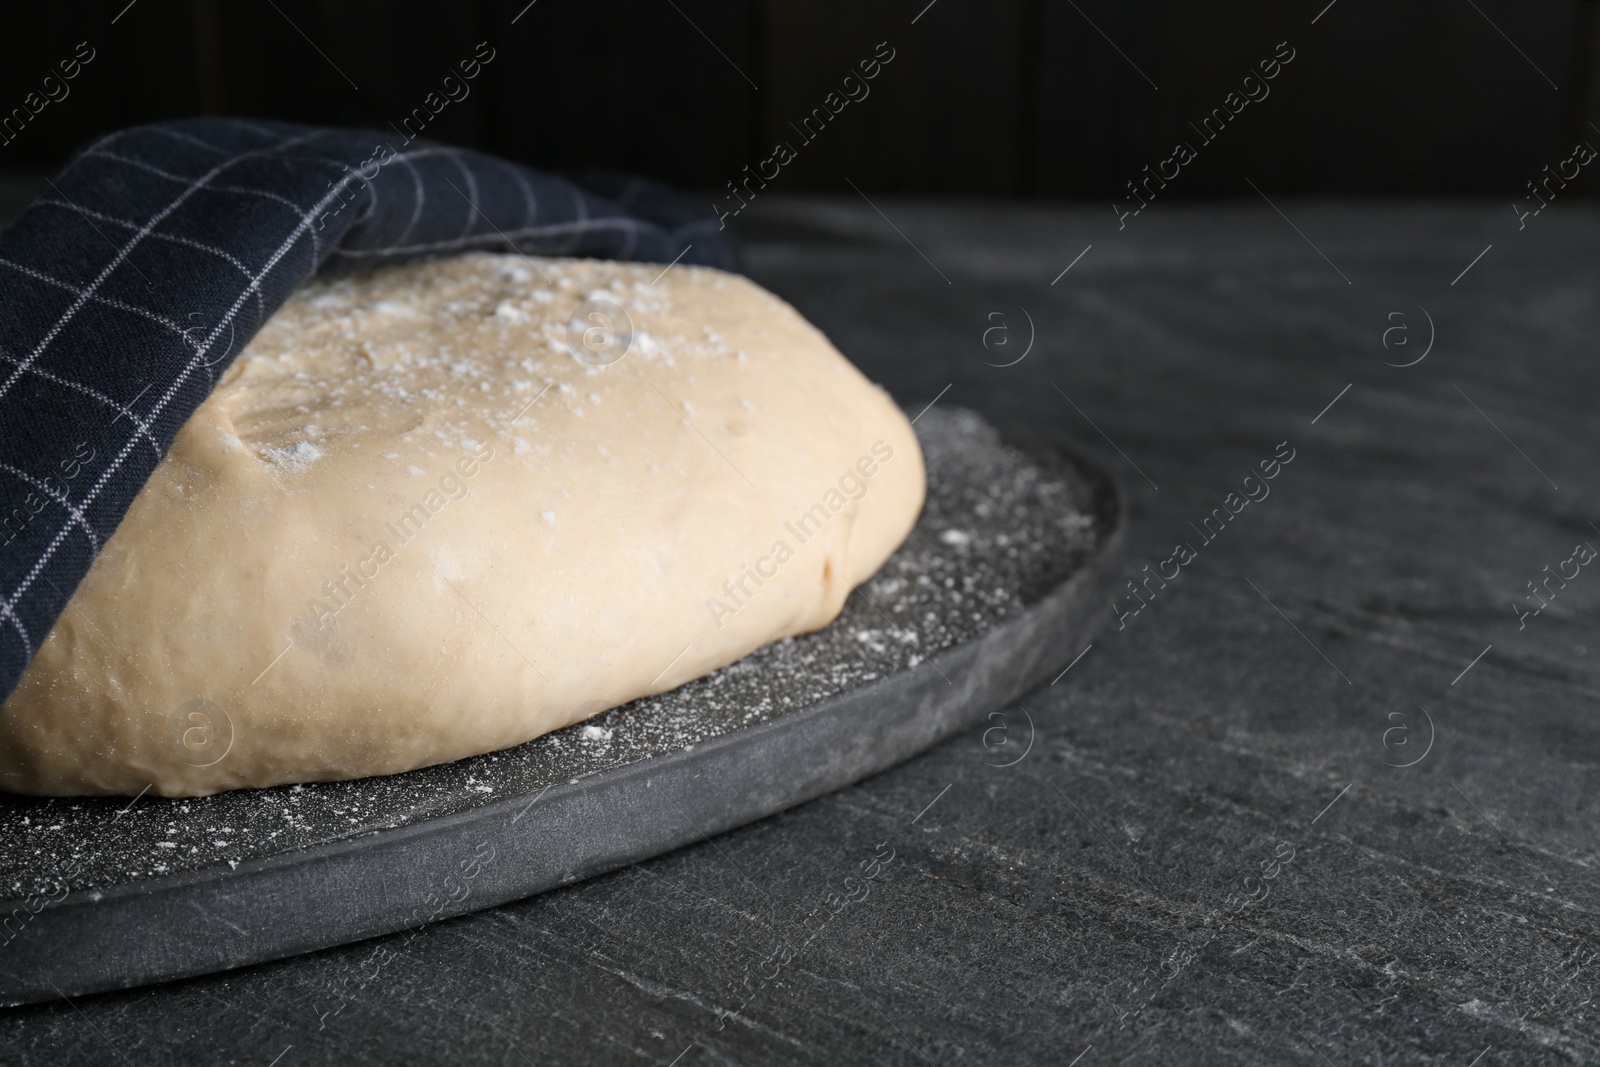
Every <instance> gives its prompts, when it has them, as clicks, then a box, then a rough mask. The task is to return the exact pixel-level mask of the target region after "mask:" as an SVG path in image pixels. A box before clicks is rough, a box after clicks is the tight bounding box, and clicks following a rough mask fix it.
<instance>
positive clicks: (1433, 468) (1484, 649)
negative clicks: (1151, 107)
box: [0, 194, 1600, 1067]
mask: <svg viewBox="0 0 1600 1067" xmlns="http://www.w3.org/2000/svg"><path fill="white" fill-rule="evenodd" d="M874 204H875V206H874ZM874 204H869V203H867V202H865V201H864V200H862V199H861V198H859V197H857V198H854V199H815V200H812V199H804V200H802V199H780V198H778V197H776V196H773V195H771V194H766V195H765V196H764V198H763V199H760V200H758V201H757V202H756V203H755V204H754V205H752V206H751V207H750V208H749V209H748V210H747V211H746V212H745V213H744V214H743V215H742V216H741V217H740V218H739V220H738V224H739V225H740V227H741V229H742V230H743V233H744V237H745V239H746V242H747V245H746V256H747V265H748V271H749V273H750V274H751V275H752V276H753V277H754V278H755V279H756V280H758V281H759V282H761V283H762V284H764V285H766V286H767V287H769V288H770V289H772V290H773V291H775V292H777V293H778V294H779V295H781V296H783V297H785V298H787V299H789V300H790V301H792V302H793V303H794V304H795V305H796V306H798V307H799V309H800V310H801V311H802V312H803V313H804V314H806V315H807V316H808V317H810V318H811V319H812V321H814V322H816V323H817V324H818V325H819V326H820V327H821V328H822V329H823V330H825V331H826V332H827V333H828V334H829V336H830V337H832V338H833V340H834V341H835V343H837V344H838V345H839V347H840V348H841V349H842V350H843V351H844V352H845V353H846V354H847V355H849V356H850V357H851V358H852V359H853V360H855V361H856V362H857V363H858V364H859V365H860V366H862V367H863V368H864V369H865V370H866V371H867V373H868V374H869V375H871V376H872V377H873V378H875V379H876V380H878V381H881V382H883V383H884V384H885V385H886V386H887V387H888V388H889V389H890V390H891V391H892V392H893V393H894V395H895V397H896V398H897V399H898V400H900V401H901V402H902V403H905V404H907V405H909V406H913V407H917V406H920V405H921V404H924V403H927V402H929V401H932V400H934V399H935V398H936V397H938V398H940V400H939V402H940V403H950V404H959V405H960V406H964V407H971V408H975V409H977V410H979V411H982V412H983V413H984V414H985V415H986V416H987V417H988V418H989V419H990V420H991V421H993V422H994V423H996V424H997V425H1001V426H1008V425H1021V424H1025V425H1029V426H1032V427H1034V428H1036V429H1038V430H1040V431H1042V432H1043V433H1045V434H1047V435H1049V436H1051V437H1053V438H1055V439H1057V440H1060V441H1062V442H1065V443H1068V444H1070V445H1072V446H1074V447H1076V448H1077V449H1079V450H1080V451H1082V452H1084V453H1086V454H1088V455H1090V456H1092V457H1094V458H1096V459H1097V460H1098V461H1099V462H1100V463H1101V465H1102V466H1104V467H1105V468H1106V469H1107V470H1109V471H1111V472H1113V473H1114V474H1115V475H1116V476H1117V477H1119V478H1120V479H1121V480H1122V483H1123V485H1124V487H1125V488H1126V490H1127V492H1128V495H1129V498H1130V501H1131V507H1132V527H1131V530H1130V540H1129V562H1128V576H1129V578H1130V579H1132V578H1137V579H1139V580H1140V582H1141V584H1140V586H1139V595H1138V597H1137V598H1136V597H1135V595H1134V594H1133V593H1131V592H1130V593H1129V595H1128V596H1127V597H1126V598H1124V599H1123V600H1122V601H1120V602H1119V604H1118V605H1117V606H1116V607H1115V608H1112V607H1108V609H1107V610H1108V612H1115V614H1116V616H1117V617H1111V618H1108V623H1107V625H1106V626H1105V628H1103V629H1102V631H1101V633H1100V635H1099V636H1098V637H1096V638H1095V641H1094V643H1093V645H1092V647H1091V648H1090V649H1089V650H1088V651H1087V652H1086V653H1085V654H1084V655H1083V656H1082V658H1081V659H1079V660H1078V661H1077V663H1076V665H1075V666H1074V667H1073V668H1072V669H1071V671H1070V672H1068V673H1067V674H1066V675H1065V676H1064V677H1063V678H1062V679H1061V680H1060V681H1059V683H1058V684H1055V685H1053V686H1050V687H1047V688H1045V689H1042V690H1040V691H1039V692H1037V693H1035V694H1033V695H1031V696H1029V697H1027V698H1024V700H1022V701H1021V702H1020V703H1019V704H1017V705H1015V706H1014V707H1013V708H1011V709H1010V710H1009V712H1008V713H1007V714H1006V715H1005V717H1004V719H1003V720H998V721H997V724H998V725H1001V726H1002V730H1003V734H1004V736H1000V735H995V734H993V733H992V732H988V733H986V731H983V730H976V731H973V732H972V733H970V734H968V735H966V736H963V737H960V738H957V739H956V740H953V741H951V742H949V743H947V744H944V745H942V746H940V747H938V748H936V749H934V750H933V751H931V752H929V753H927V754H926V755H924V756H922V757H920V758H918V759H915V760H912V761H911V762H909V763H906V764H904V765H902V766H900V767H898V768H896V769H894V770H892V771H890V772H888V773H885V774H882V775H880V776H878V777H876V778H873V779H870V780H868V781H866V782H863V783H861V784H859V785H857V786H855V787H853V788H850V789H847V790H845V791H843V792H840V793H837V794H834V795H831V796H829V797H826V798H824V799H822V800H818V801H815V802H813V803H810V804H806V805H804V806H802V807H799V808H796V809H794V810H791V811H789V812H787V813H784V814H782V815H779V816H776V817H774V818H770V819H766V820H764V821H762V822H759V823H756V824H754V825H751V826H748V827H745V828H744V829H741V830H738V831H735V832H733V833H729V834H726V835H723V836H721V837H718V838H715V839H713V840H711V841H708V842H706V843H703V844H701V845H698V846H696V847H692V848H688V849H684V850H682V851H680V852H676V853H673V854H670V855H667V856H663V857H661V858H658V859H655V860H652V861H650V862H647V863H642V864H639V865H637V866H633V867H629V868H626V869H623V870H620V871H617V872H615V873H613V874H610V875H606V876H603V877H600V878H596V879H594V880H592V881H589V882H586V883H582V884H579V885H575V886H572V887H570V888H567V889H563V890H560V891H557V892H552V893H548V894H546V895H544V896H541V897H537V898H534V899H531V900H527V901H523V902H521V903H518V904H513V905H509V906H505V907H500V908H495V909H492V910H489V911H485V912H481V913H478V914H474V915H470V916H467V917H464V918H461V919H456V920H452V921H449V922H445V923H442V924H439V925H437V926H433V927H429V928H426V929H423V930H420V931H414V932H410V933H405V934H398V935H394V936H392V937H388V938H383V939H380V940H378V941H372V942H365V943H362V944H358V945H353V946H347V947H344V948H339V949H333V950H329V951H325V952H320V953H316V954H314V955H310V956H304V957H300V958H296V959H291V960H286V961H283V962H279V963H274V964H267V965H263V966H258V967H253V968H250V969H247V970H243V971H238V972H232V973H228V974H221V975H213V976H210V977H206V978H200V979H194V980H189V981H184V982H178V983H173V984H170V985H166V986H160V987H154V988H148V989H141V990H134V991H130V992H126V993H116V994H107V995H101V996H93V997H83V998H75V999H74V1000H73V1001H72V1002H71V1003H63V1002H57V1003H54V1004H47V1005H39V1006H34V1007H28V1008H22V1009H15V1010H11V1011H7V1012H5V1013H3V1014H0V1062H4V1063H6V1064H97V1065H98V1064H109V1063H128V1064H139V1065H145V1064H165V1063H172V1064H195V1063H253V1064H258V1065H266V1064H276V1065H277V1067H299V1065H302V1064H341V1065H350V1064H389V1063H402V1062H403V1063H428V1064H434V1063H437V1064H524V1063H530V1064H531V1063H537V1064H546V1063H607V1064H610V1063H638V1064H661V1065H663V1067H665V1065H668V1064H676V1065H677V1067H698V1065H703V1064H731V1063H738V1064H777V1063H783V1064H790V1063H793V1064H818V1065H832V1064H841V1063H872V1064H908V1065H909V1064H938V1065H945V1064H956V1063H962V1064H978V1063H993V1064H1014V1063H1029V1062H1038V1063H1056V1064H1063V1065H1065V1064H1077V1065H1078V1067H1095V1065H1098V1064H1106V1063H1184V1064H1203V1063H1243V1064H1285V1063H1302V1064H1323V1065H1333V1064H1338V1065H1343V1064H1349V1063H1371V1064H1439V1065H1455V1067H1469V1065H1472V1067H1489V1065H1502V1064H1506V1065H1508V1064H1519V1065H1521V1064H1546V1063H1548V1064H1567V1063H1594V1062H1600V1024H1597V1014H1600V1008H1597V1006H1596V1004H1595V1003H1594V1000H1595V998H1594V992H1595V990H1596V989H1597V988H1600V934H1597V910H1600V880H1597V878H1596V873H1597V872H1596V839H1597V838H1596V835H1597V827H1600V819H1597V804H1596V791H1597V786H1600V775H1597V773H1596V765H1597V760H1600V719H1597V717H1596V707H1597V705H1596V697H1597V696H1600V627H1597V621H1600V567H1595V566H1589V565H1588V559H1589V557H1590V554H1591V553H1592V549H1589V548H1588V547H1587V546H1588V545H1589V544H1591V543H1592V544H1594V545H1600V530H1597V529H1596V525H1595V524H1597V523H1600V496H1597V493H1596V490H1597V477H1600V472H1597V467H1596V463H1595V459H1596V444H1597V442H1600V407H1597V405H1596V397H1597V396H1600V361H1597V360H1596V359H1595V358H1594V357H1595V350H1596V338H1597V337H1600V302H1597V297H1596V293H1597V292H1600V255H1597V254H1596V250H1597V248H1600V214H1597V213H1596V211H1595V209H1593V208H1585V207H1581V206H1576V205H1567V206H1563V207H1561V208H1559V209H1558V210H1557V211H1556V212H1553V213H1552V215H1551V218H1549V219H1543V218H1541V219H1538V220H1534V221H1532V222H1530V223H1529V224H1528V226H1527V228H1526V229H1525V230H1522V231H1520V232H1519V231H1518V230H1517V229H1516V227H1515V226H1514V225H1513V223H1514V222H1515V220H1514V219H1511V218H1510V217H1509V213H1507V212H1506V211H1505V210H1504V206H1503V205H1501V204H1481V203H1465V204H1444V203H1421V202H1418V203H1395V202H1375V203H1367V204H1350V203H1315V202H1301V201H1283V200H1279V201H1278V202H1277V207H1278V208H1281V209H1282V213H1281V214H1280V213H1279V211H1277V210H1276V209H1274V208H1272V207H1269V206H1267V205H1264V204H1262V203H1261V202H1260V201H1259V200H1258V201H1256V202H1255V203H1244V202H1241V203H1240V204H1237V205H1223V206H1213V207H1203V208H1202V207H1192V208H1191V207H1166V208H1158V209H1157V210H1156V211H1153V212H1152V213H1151V214H1150V215H1148V216H1140V217H1137V218H1130V219H1128V220H1127V224H1126V227H1125V228H1124V229H1122V230H1120V231H1119V230H1118V229H1117V226H1116V219H1115V217H1114V216H1113V215H1112V213H1111V211H1110V209H1109V208H1104V207H1092V208H1078V207H1074V208H1057V207H1029V206H1003V205H993V204H989V205H985V204H974V203H948V202H925V201H906V200H896V199H892V198H877V199H875V202H874ZM878 209H881V213H880V211H879V210H878ZM891 220H892V221H891ZM1290 220H1292V221H1290ZM1086 246H1088V247H1087V250H1086ZM1486 246H1490V247H1488V248H1487V250H1486ZM1080 253H1081V255H1080ZM1480 253H1482V255H1481V256H1480ZM1075 257H1077V258H1075ZM1475 257H1478V258H1475ZM1069 264H1070V265H1071V266H1070V269H1065V268H1068V267H1069ZM1064 269H1065V273H1063V271H1064ZM1052 279H1056V280H1055V281H1054V282H1052ZM1452 279H1454V281H1453V280H1452ZM1030 342H1031V347H1030ZM1430 342H1431V347H1430ZM1424 353H1425V354H1424ZM1004 364H1010V365H1004ZM1398 364H1410V365H1409V366H1399V365H1398ZM1285 457H1292V458H1289V459H1288V460H1287V462H1284V459H1285ZM1262 464H1266V469H1267V470H1269V471H1271V472H1273V473H1274V475H1275V476H1274V477H1273V478H1272V479H1271V480H1266V479H1264V478H1262V477H1260V471H1261V465H1262ZM1253 472H1255V474H1256V476H1255V477H1251V475H1252V473H1253ZM1208 519H1209V522H1208V521H1207V520H1208ZM1179 546H1182V547H1183V549H1184V550H1182V551H1179V550H1178V549H1179ZM1147 566H1148V568H1149V569H1148V570H1146V569H1145V568H1146V567H1147ZM1547 568H1548V569H1547ZM1152 574H1155V575H1160V574H1165V575H1166V576H1167V577H1166V578H1161V577H1150V576H1151V575H1152ZM1173 575H1176V576H1175V577H1173ZM1530 583H1532V585H1531V586H1530ZM1535 592H1536V593H1537V594H1538V595H1537V596H1535ZM1535 609H1537V612H1536V613H1535ZM1135 611H1136V612H1137V613H1135ZM1078 651H1079V650H1063V659H1064V661H1065V659H1066V658H1070V655H1076V654H1077V652H1078ZM1024 713H1025V714H1024ZM1030 723H1031V727H1030V726H1029V724H1030ZM993 729H994V727H990V731H992V730H993ZM1002 742H1003V743H1002ZM863 871H869V872H870V873H872V874H873V875H874V877H872V878H871V879H870V881H869V882H868V883H867V884H868V885H869V886H870V892H868V893H867V894H866V895H865V897H864V898H861V897H860V895H859V894H857V893H855V892H852V893H850V894H848V895H846V894H845V890H844V889H843V888H842V887H843V885H844V880H845V879H846V878H855V877H856V876H857V875H859V874H860V873H861V872H863ZM859 884H860V883H859V882H854V881H853V882H852V885H859ZM352 891H353V892H354V891H359V890H357V889H356V888H355V887H352Z"/></svg>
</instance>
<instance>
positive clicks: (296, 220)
mask: <svg viewBox="0 0 1600 1067" xmlns="http://www.w3.org/2000/svg"><path fill="white" fill-rule="evenodd" d="M394 140H397V138H391V137H388V136H387V135H384V134H378V133H363V132H360V131H354V130H333V129H321V128H313V127H307V126H292V125H287V124H282V123H270V122H252V121H245V120H239V119H190V120H184V121H179V122H167V123H161V124H158V125H153V126H141V127H137V128H134V129H129V130H123V131H121V132H118V133H114V134H112V135H110V136H108V137H105V138H103V139H102V140H100V141H98V142H96V143H94V144H92V145H91V146H90V147H88V148H87V149H85V150H84V151H82V152H81V153H79V154H78V155H77V156H76V157H75V158H74V159H73V160H72V161H71V163H69V164H68V165H67V167H66V169H65V170H63V171H62V172H61V173H60V174H58V175H56V176H55V177H54V178H52V179H51V180H50V181H49V183H48V184H47V186H46V187H45V190H44V192H43V193H41V194H40V195H39V197H38V198H37V199H35V200H34V201H33V203H32V204H30V205H29V206H28V208H27V210H26V211H24V212H23V214H22V215H21V216H19V217H18V218H17V220H16V221H15V222H14V223H13V224H12V225H11V226H9V227H7V228H6V229H5V230H4V231H3V232H0V699H3V698H4V697H5V696H6V695H7V694H9V693H10V692H11V690H12V688H13V687H15V685H16V683H17V680H18V679H19V678H20V677H21V676H22V672H23V670H24V669H25V668H26V667H27V665H28V663H29V661H30V660H31V659H32V658H33V655H34V653H35V652H37V651H38V648H39V643H40V642H41V641H42V640H43V639H44V637H45V636H46V635H47V634H48V633H49V632H50V627H51V626H52V625H54V623H55V621H56V618H57V617H58V616H59V615H60V614H61V612H62V611H63V610H64V609H65V607H66V604H67V599H68V597H69V596H71V594H72V592H73V590H74V589H76V588H77V586H78V582H79V581H80V580H82V578H83V576H84V575H85V574H86V573H87V572H88V570H89V565H90V563H91V562H93V560H94V557H95V554H96V553H97V552H99V550H100V546H101V545H103V544H105V541H106V539H107V538H108V537H109V536H110V535H111V533H112V532H113V531H114V530H115V529H116V528H117V524H118V523H120V522H121V521H122V517H123V515H125V514H126V513H127V510H128V507H129V505H131V504H132V503H133V499H134V496H135V495H136V494H137V493H138V492H139V490H140V488H141V487H142V486H143V485H144V483H145V481H146V480H147V479H148V478H149V477H150V475H151V473H152V472H153V471H154V470H155V468H156V464H157V463H158V462H159V461H160V460H161V458H162V456H164V455H165V454H166V452H167V449H168V448H169V447H170V446H171V444H172V440H173V437H174V436H175V435H176V434H177V432H178V428H179V427H180V426H182V425H183V423H184V421H185V420H186V419H188V417H189V416H190V414H192V413H193V412H194V410H195V409H196V408H197V407H199V406H200V403H201V402H202V401H203V400H205V398H206V396H207V395H208V394H209V393H210V392H211V389H212V386H214V385H215V384H216V382H217V379H218V377H219V376H220V375H221V374H222V372H223V371H224V370H225V369H226V368H227V366H228V364H229V363H231V362H232V360H233V359H234V357H235V356H237V355H238V353H239V351H240V350H241V349H242V348H243V347H244V346H245V343H246V342H247V341H249V340H250V338H251V337H252V336H254V334H255V333H256V331H257V330H259V329H260V328H261V326H262V324H263V323H264V322H266V320H267V318H268V317H269V316H271V315H272V313H273V312H274V311H276V310H277V309H278V308H279V307H281V306H282V305H283V302H284V301H285V300H286V299H287V298H288V297H289V294H290V293H292V292H293V291H294V289H295V288H296V287H297V286H299V285H300V284H301V283H302V282H304V281H305V280H306V279H307V278H310V277H311V276H312V275H313V274H316V273H319V272H321V273H333V272H350V271H357V270H364V269H370V268H372V267H376V266H379V265H383V264H390V263H396V262H401V261H404V260H410V259H418V258H424V257H431V256H441V255H450V254H453V253H457V252H465V251H471V250H477V249H482V250H517V251H522V252H527V253H535V254H541V255H561V256H591V257H596V258H606V259H633V260H645V261H655V262H662V263H665V262H669V261H672V260H674V259H678V258H679V257H680V256H681V260H680V262H684V263H699V264H707V265H711V266H727V265H729V260H730V258H731V253H730V249H729V247H728V245H727V244H726V243H725V242H724V240H723V239H722V238H721V237H720V236H719V234H718V229H717V225H716V220H715V219H714V218H712V217H711V215H710V213H709V212H705V211H701V210H699V209H696V208H694V207H692V206H690V205H688V204H687V203H686V202H684V201H683V200H681V199H679V198H677V197H676V196H674V195H672V194H671V193H670V192H669V191H667V190H664V189H662V188H661V187H659V186H655V185H652V184H651V183H648V182H644V181H641V180H638V179H634V180H632V181H629V180H625V179H618V178H617V177H616V176H614V175H603V176H597V177H595V178H593V179H582V180H581V182H582V184H580V183H579V182H575V181H569V180H567V179H564V178H559V177H555V176H553V175H550V174H544V173H541V172H539V171H536V170H532V169H530V168H527V167H522V166H518V165H515V164H511V163H507V162H504V161H502V160H498V159H495V158H493V157H491V156H486V155H482V154H479V153H475V152H468V151H463V150H461V149H457V148H450V147H447V146H444V145H437V144H428V143H425V142H422V141H410V142H406V143H402V144H401V146H400V147H399V148H398V149H396V148H393V147H391V142H393V141H394ZM218 548H219V550H221V549H223V546H218Z"/></svg>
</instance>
